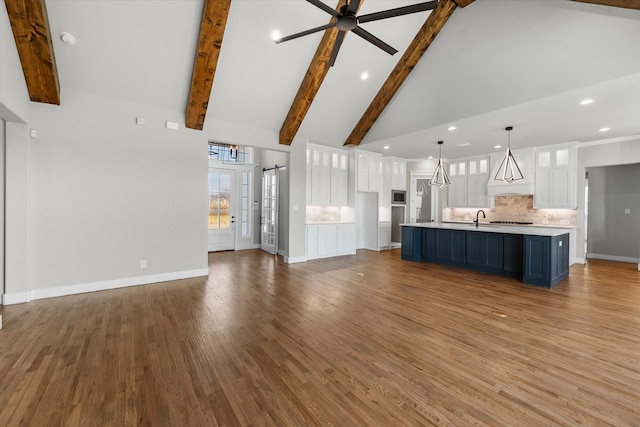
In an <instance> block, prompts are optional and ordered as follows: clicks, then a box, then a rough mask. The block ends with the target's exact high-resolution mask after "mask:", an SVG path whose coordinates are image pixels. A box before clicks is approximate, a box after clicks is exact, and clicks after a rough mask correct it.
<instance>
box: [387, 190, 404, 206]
mask: <svg viewBox="0 0 640 427" xmlns="http://www.w3.org/2000/svg"><path fill="white" fill-rule="evenodd" d="M391 204H392V205H406V204H407V192H406V191H404V190H391Z"/></svg>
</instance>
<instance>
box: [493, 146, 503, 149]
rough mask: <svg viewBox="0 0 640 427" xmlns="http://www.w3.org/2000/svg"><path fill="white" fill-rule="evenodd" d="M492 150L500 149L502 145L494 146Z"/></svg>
mask: <svg viewBox="0 0 640 427" xmlns="http://www.w3.org/2000/svg"><path fill="white" fill-rule="evenodd" d="M493 148H495V149H498V148H502V145H494V146H493Z"/></svg>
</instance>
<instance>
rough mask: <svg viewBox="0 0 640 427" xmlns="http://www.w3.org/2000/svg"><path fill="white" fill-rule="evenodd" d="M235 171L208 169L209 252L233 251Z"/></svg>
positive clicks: (234, 246)
mask: <svg viewBox="0 0 640 427" xmlns="http://www.w3.org/2000/svg"><path fill="white" fill-rule="evenodd" d="M234 194H235V171H233V170H225V169H209V252H213V251H226V250H234V249H235V248H236V245H235V209H234V207H235V206H234V198H233V196H234Z"/></svg>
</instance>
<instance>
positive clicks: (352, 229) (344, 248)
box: [338, 224, 356, 255]
mask: <svg viewBox="0 0 640 427" xmlns="http://www.w3.org/2000/svg"><path fill="white" fill-rule="evenodd" d="M355 253H356V225H355V224H338V254H341V255H343V254H355Z"/></svg>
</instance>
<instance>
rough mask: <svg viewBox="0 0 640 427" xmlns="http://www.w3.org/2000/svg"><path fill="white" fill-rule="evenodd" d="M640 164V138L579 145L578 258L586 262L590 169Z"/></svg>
mask: <svg viewBox="0 0 640 427" xmlns="http://www.w3.org/2000/svg"><path fill="white" fill-rule="evenodd" d="M631 163H640V137H635V138H627V139H626V140H620V141H603V142H602V143H597V144H583V145H578V168H577V174H578V179H577V192H578V198H577V204H578V230H577V233H576V242H577V247H576V256H577V257H578V259H582V260H584V258H585V253H584V239H585V236H584V203H585V199H584V186H585V172H586V168H588V167H595V166H612V165H624V164H631Z"/></svg>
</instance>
